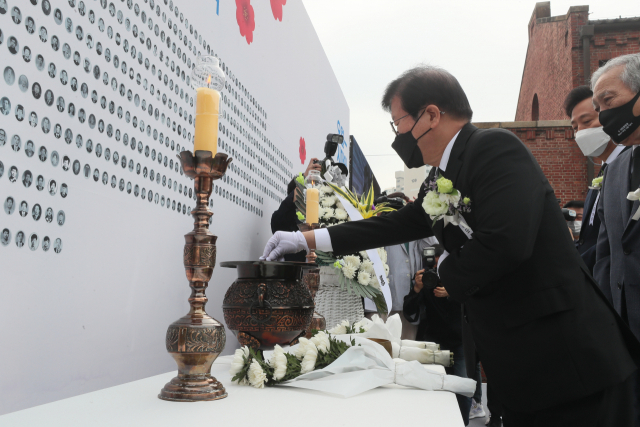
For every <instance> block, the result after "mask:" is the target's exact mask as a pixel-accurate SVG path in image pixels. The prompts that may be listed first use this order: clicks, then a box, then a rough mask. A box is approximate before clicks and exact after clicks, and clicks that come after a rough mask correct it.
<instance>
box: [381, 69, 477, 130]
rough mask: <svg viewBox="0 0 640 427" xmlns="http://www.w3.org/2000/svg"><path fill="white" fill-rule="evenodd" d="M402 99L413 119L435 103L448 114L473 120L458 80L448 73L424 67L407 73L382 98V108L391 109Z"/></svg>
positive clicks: (388, 87)
mask: <svg viewBox="0 0 640 427" xmlns="http://www.w3.org/2000/svg"><path fill="white" fill-rule="evenodd" d="M396 96H399V97H400V100H401V102H402V108H403V109H404V110H405V111H406V112H407V113H409V114H410V115H411V116H412V117H413V118H417V117H418V113H419V112H420V110H421V109H422V108H424V107H425V106H427V105H430V104H434V105H437V106H438V108H440V110H441V111H444V112H445V113H446V114H447V115H449V116H451V117H454V118H456V119H465V120H468V121H471V117H472V116H473V111H472V110H471V106H470V105H469V100H468V99H467V95H466V94H465V93H464V90H462V86H460V83H459V82H458V80H457V79H456V78H455V77H454V76H453V75H452V74H451V73H449V72H448V71H446V70H443V69H442V68H438V67H434V66H431V65H421V66H418V67H415V68H412V69H410V70H408V71H405V72H404V73H403V74H402V75H401V76H400V77H398V78H397V79H395V80H394V81H392V82H391V83H389V85H388V86H387V89H386V90H385V92H384V95H383V97H382V108H384V109H385V110H386V111H390V110H391V101H392V100H393V98H395V97H396Z"/></svg>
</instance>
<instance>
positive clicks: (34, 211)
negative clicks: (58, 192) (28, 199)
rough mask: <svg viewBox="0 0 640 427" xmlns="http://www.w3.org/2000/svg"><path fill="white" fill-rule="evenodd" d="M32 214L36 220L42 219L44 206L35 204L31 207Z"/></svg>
mask: <svg viewBox="0 0 640 427" xmlns="http://www.w3.org/2000/svg"><path fill="white" fill-rule="evenodd" d="M31 216H32V217H33V220H34V221H38V220H40V217H41V216H42V208H41V207H40V205H39V204H37V203H36V204H35V205H33V209H31Z"/></svg>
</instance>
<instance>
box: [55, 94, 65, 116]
mask: <svg viewBox="0 0 640 427" xmlns="http://www.w3.org/2000/svg"><path fill="white" fill-rule="evenodd" d="M64 106H65V103H64V98H63V97H61V96H59V97H58V101H57V102H56V107H57V108H58V111H59V112H61V113H62V112H63V111H64Z"/></svg>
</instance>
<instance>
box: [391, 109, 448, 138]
mask: <svg viewBox="0 0 640 427" xmlns="http://www.w3.org/2000/svg"><path fill="white" fill-rule="evenodd" d="M424 109H426V107H425V108H421V109H420V110H418V111H422V110H424ZM440 114H444V111H440ZM410 115H411V114H405V115H404V116H402V117H400V118H399V119H397V120H392V121H390V122H389V123H390V124H391V130H392V131H393V133H394V134H395V135H396V136H398V135H399V132H398V129H397V128H396V122H399V121H400V120H402V119H404V118H405V117H407V116H410ZM420 117H422V114H421V115H420ZM420 117H418V120H420Z"/></svg>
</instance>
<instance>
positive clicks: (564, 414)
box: [502, 373, 636, 427]
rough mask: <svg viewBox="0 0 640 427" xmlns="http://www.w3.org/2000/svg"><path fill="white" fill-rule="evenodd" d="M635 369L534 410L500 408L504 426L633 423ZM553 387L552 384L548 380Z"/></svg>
mask: <svg viewBox="0 0 640 427" xmlns="http://www.w3.org/2000/svg"><path fill="white" fill-rule="evenodd" d="M635 382H636V373H633V374H632V375H631V376H630V377H629V378H627V379H626V380H625V381H623V382H622V383H619V384H616V385H614V386H611V387H609V388H607V389H604V390H602V391H599V392H597V393H595V394H592V395H590V396H587V397H583V398H581V399H578V400H575V401H572V402H567V403H563V404H561V405H557V406H554V407H551V408H547V409H544V410H541V411H536V412H518V411H511V410H509V408H507V407H504V408H503V411H504V413H503V416H502V422H503V424H504V427H634V426H635V420H636V398H635V393H634V387H635ZM549 386H550V387H553V384H549Z"/></svg>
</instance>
